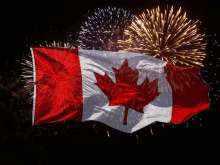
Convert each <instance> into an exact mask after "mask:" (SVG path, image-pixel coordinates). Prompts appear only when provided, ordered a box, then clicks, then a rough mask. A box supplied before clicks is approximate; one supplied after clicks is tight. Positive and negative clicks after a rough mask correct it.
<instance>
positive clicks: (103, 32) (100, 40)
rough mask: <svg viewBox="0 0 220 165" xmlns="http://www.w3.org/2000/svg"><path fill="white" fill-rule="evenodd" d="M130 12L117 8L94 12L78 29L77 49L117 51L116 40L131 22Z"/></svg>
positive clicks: (122, 35)
mask: <svg viewBox="0 0 220 165" xmlns="http://www.w3.org/2000/svg"><path fill="white" fill-rule="evenodd" d="M133 19H134V15H133V14H131V12H130V11H127V10H124V9H122V8H117V7H113V8H111V7H108V8H107V9H98V10H95V11H94V13H93V14H91V15H90V16H88V17H87V20H86V21H85V22H84V24H83V25H82V26H81V27H80V32H79V39H78V41H77V42H78V47H79V48H82V49H90V50H91V49H95V50H109V51H118V49H119V47H118V43H117V40H119V39H123V37H124V34H123V32H124V29H125V28H126V27H127V26H128V25H129V24H130V23H131V21H133Z"/></svg>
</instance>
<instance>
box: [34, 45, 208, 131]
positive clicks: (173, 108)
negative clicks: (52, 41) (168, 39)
mask: <svg viewBox="0 0 220 165" xmlns="http://www.w3.org/2000/svg"><path fill="white" fill-rule="evenodd" d="M31 51H32V58H33V64H34V65H33V70H34V99H33V117H32V122H33V124H41V123H51V122H59V121H63V120H78V121H89V120H94V121H98V122H101V123H104V124H106V125H108V126H110V127H112V128H115V129H117V130H120V131H123V132H126V133H132V132H135V131H137V130H139V129H141V128H143V127H145V126H147V125H149V124H151V123H153V122H155V121H159V122H164V123H175V124H178V123H181V122H184V121H186V120H188V119H189V118H191V117H192V116H194V115H195V114H196V113H198V112H200V111H204V110H207V109H208V107H209V98H208V93H209V88H210V87H209V86H208V85H207V84H205V83H204V81H203V80H202V78H201V76H200V74H199V69H198V67H189V68H179V67H174V66H172V65H171V64H169V63H167V62H165V61H162V60H160V59H157V58H154V57H152V56H148V55H145V54H141V53H131V52H111V51H98V50H83V49H70V48H55V47H32V48H31Z"/></svg>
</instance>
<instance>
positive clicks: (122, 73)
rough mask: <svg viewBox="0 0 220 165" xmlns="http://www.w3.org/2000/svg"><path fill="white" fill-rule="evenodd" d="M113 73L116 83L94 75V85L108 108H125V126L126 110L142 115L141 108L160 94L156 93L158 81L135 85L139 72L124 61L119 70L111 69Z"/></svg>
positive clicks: (107, 78)
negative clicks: (95, 80) (119, 106)
mask: <svg viewBox="0 0 220 165" xmlns="http://www.w3.org/2000/svg"><path fill="white" fill-rule="evenodd" d="M112 69H113V71H114V72H115V77H116V83H114V82H113V81H112V80H111V78H110V77H109V76H108V75H107V74H106V73H105V75H104V76H102V75H100V74H98V73H95V72H94V74H95V77H96V79H97V83H95V84H96V85H97V86H98V87H99V88H100V89H101V90H102V91H103V93H104V94H105V95H106V96H107V97H108V99H109V102H110V103H109V106H114V105H123V106H125V116H124V122H123V124H124V125H127V115H128V109H129V108H132V109H134V110H136V111H138V112H141V113H144V110H143V107H144V106H145V105H147V104H149V103H150V102H152V101H153V100H154V99H155V98H156V97H157V96H159V94H160V93H161V92H158V86H157V84H158V79H156V80H154V81H152V82H150V81H149V80H148V78H147V77H146V80H145V81H144V82H143V83H142V84H141V85H137V81H138V75H139V72H138V70H137V69H135V70H132V69H131V68H130V67H129V66H128V61H127V59H125V61H124V63H123V64H122V66H121V68H120V69H116V68H114V67H112Z"/></svg>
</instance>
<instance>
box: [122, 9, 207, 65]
mask: <svg viewBox="0 0 220 165" xmlns="http://www.w3.org/2000/svg"><path fill="white" fill-rule="evenodd" d="M167 11H168V6H167V10H165V14H164V15H163V13H160V8H159V7H157V8H156V10H155V9H152V10H150V11H149V10H148V9H147V14H146V13H144V12H143V13H142V14H140V15H139V16H136V17H135V20H134V21H133V22H132V23H131V25H130V26H128V27H127V29H126V30H125V31H124V33H125V35H126V37H127V38H126V39H125V40H118V43H119V44H120V48H121V49H122V51H132V52H140V53H144V54H148V55H151V56H153V57H156V58H160V59H162V60H164V61H167V62H169V63H171V64H172V65H175V66H179V67H184V66H189V65H190V66H194V65H198V66H203V64H202V60H203V59H204V58H205V56H206V54H205V47H206V45H207V44H206V43H204V44H202V43H201V42H202V40H203V37H204V36H205V34H199V33H198V29H197V26H196V24H197V23H198V21H199V20H197V21H195V22H193V23H192V21H191V20H189V21H188V20H187V19H188V18H187V17H186V12H185V13H184V14H183V15H181V14H180V13H181V7H180V8H179V10H178V11H177V13H176V15H174V14H173V6H172V7H171V10H170V12H169V13H168V12H167Z"/></svg>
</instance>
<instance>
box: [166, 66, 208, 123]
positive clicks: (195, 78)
mask: <svg viewBox="0 0 220 165" xmlns="http://www.w3.org/2000/svg"><path fill="white" fill-rule="evenodd" d="M165 70H166V72H167V77H166V78H167V81H168V82H169V83H170V85H171V88H172V94H173V108H172V118H171V121H170V123H181V122H184V121H186V120H188V119H189V118H191V117H192V116H194V115H195V114H196V113H198V112H200V111H204V110H207V109H208V108H209V105H210V101H209V97H208V94H209V89H210V87H209V86H208V85H207V84H205V83H204V81H203V79H202V78H201V76H200V74H199V67H188V68H179V67H174V66H172V65H171V64H169V63H167V65H166V66H165Z"/></svg>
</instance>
